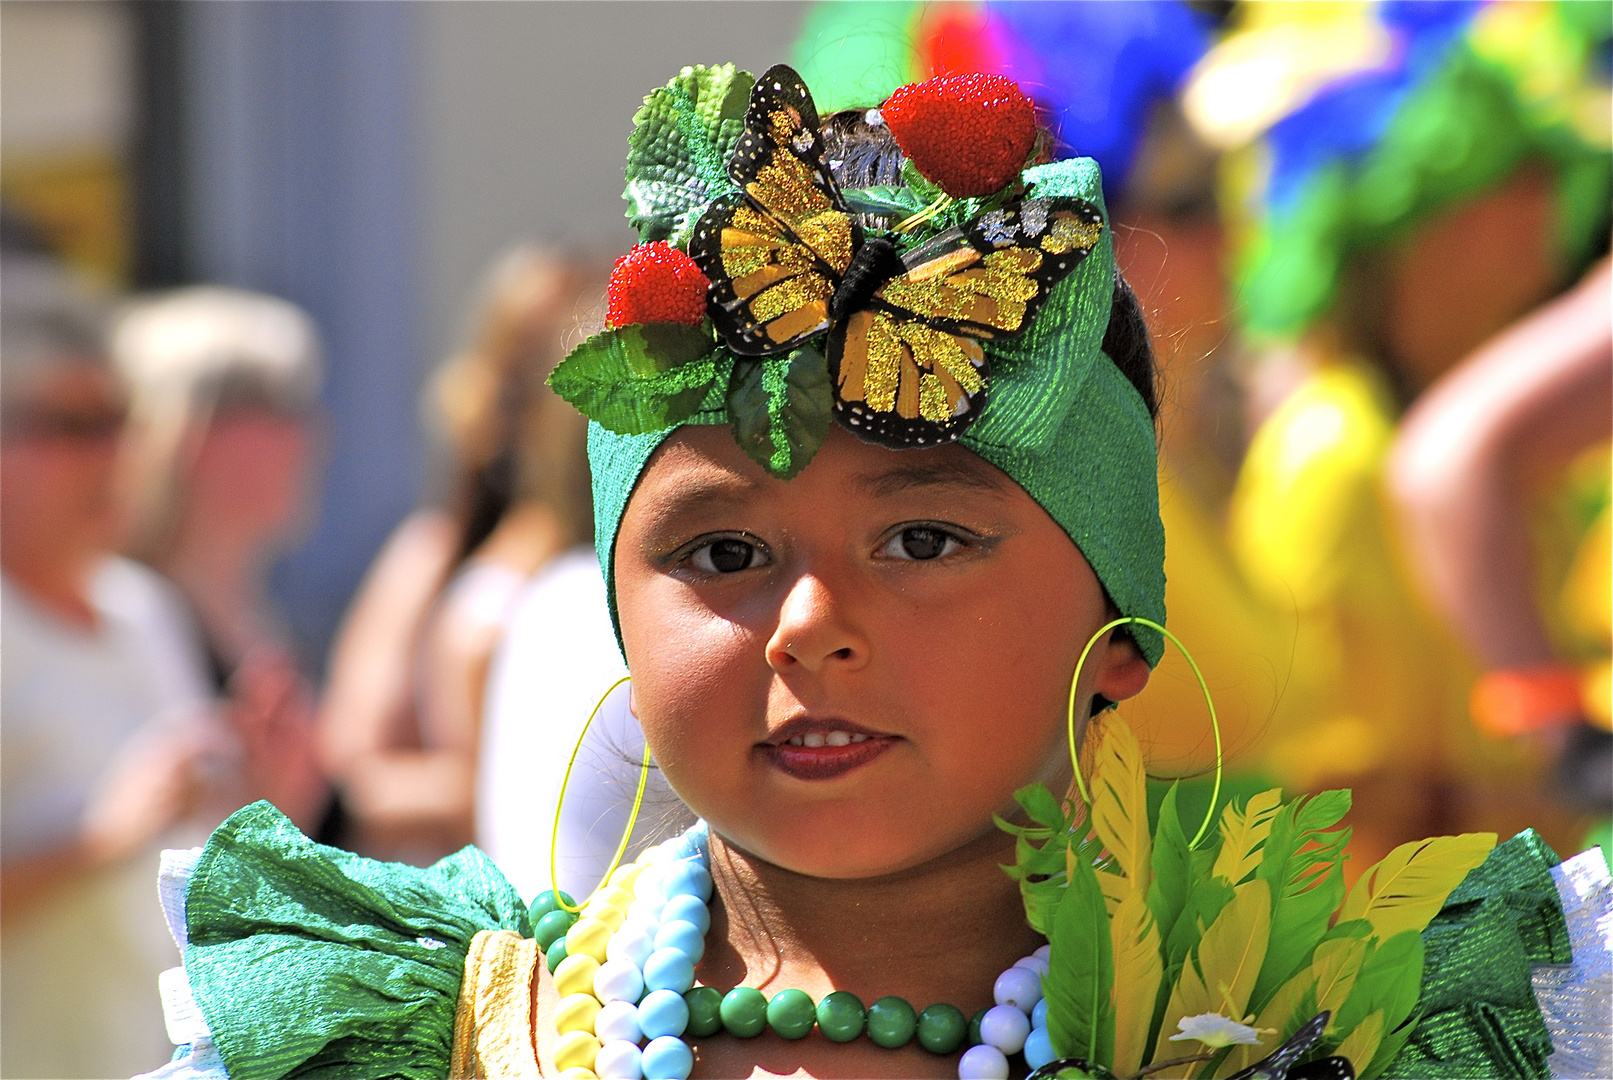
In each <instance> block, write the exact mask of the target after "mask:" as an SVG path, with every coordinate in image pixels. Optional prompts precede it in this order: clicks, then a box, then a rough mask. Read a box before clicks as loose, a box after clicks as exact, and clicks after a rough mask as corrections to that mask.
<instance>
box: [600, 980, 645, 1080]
mask: <svg viewBox="0 0 1613 1080" xmlns="http://www.w3.org/2000/svg"><path fill="white" fill-rule="evenodd" d="M594 996H595V997H597V998H598V999H599V1000H600V1001H602V1002H603V1001H637V1000H638V999H639V998H641V997H643V996H644V973H643V972H641V971H639V969H638V965H637V964H635V963H633V961H631V960H607V961H606V962H605V963H604V964H602V965H600V968H599V970H598V971H596V972H594ZM596 1071H597V1070H596Z"/></svg>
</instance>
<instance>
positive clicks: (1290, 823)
mask: <svg viewBox="0 0 1613 1080" xmlns="http://www.w3.org/2000/svg"><path fill="white" fill-rule="evenodd" d="M1349 809H1350V793H1349V792H1348V791H1324V792H1321V793H1319V794H1317V795H1315V796H1312V797H1310V798H1306V797H1305V796H1300V797H1299V798H1296V799H1295V800H1294V801H1293V802H1291V803H1289V804H1288V805H1287V806H1284V807H1283V808H1282V810H1281V811H1279V812H1278V814H1277V816H1276V818H1275V819H1273V821H1272V824H1271V833H1270V835H1269V836H1268V837H1267V838H1266V844H1265V847H1264V848H1263V849H1262V851H1261V857H1260V866H1259V868H1258V869H1257V870H1256V871H1255V877H1256V878H1257V879H1258V880H1263V881H1267V882H1269V883H1270V884H1271V889H1272V908H1271V948H1270V949H1269V950H1268V951H1267V953H1266V963H1265V966H1264V967H1263V968H1262V969H1261V972H1260V978H1259V980H1258V981H1257V982H1256V983H1255V990H1254V994H1253V995H1252V996H1251V997H1250V1006H1251V1007H1252V1008H1253V1009H1255V1010H1256V1011H1257V1012H1258V1011H1259V1010H1260V1009H1261V1008H1262V1007H1263V1006H1264V1005H1265V1003H1266V1002H1267V1001H1268V1000H1269V999H1270V997H1271V995H1272V994H1274V993H1275V992H1276V991H1277V988H1278V987H1280V986H1282V984H1283V983H1285V982H1287V981H1288V979H1289V977H1290V976H1292V975H1293V974H1294V972H1295V971H1297V970H1299V968H1300V966H1301V965H1302V964H1304V962H1305V960H1306V958H1307V957H1309V956H1310V955H1311V953H1312V951H1313V950H1314V949H1315V948H1316V945H1317V942H1319V941H1321V940H1322V935H1324V934H1326V933H1327V928H1328V922H1329V920H1330V919H1331V917H1332V915H1333V913H1334V912H1335V911H1337V910H1338V907H1339V904H1340V903H1341V902H1342V901H1343V899H1344V866H1343V864H1344V845H1345V844H1346V843H1348V842H1349V839H1350V830H1349V829H1338V830H1336V831H1333V832H1326V831H1324V830H1326V829H1328V828H1329V827H1330V826H1333V825H1336V824H1338V822H1339V820H1340V819H1341V818H1343V817H1344V815H1345V814H1346V813H1347V812H1348V811H1349Z"/></svg>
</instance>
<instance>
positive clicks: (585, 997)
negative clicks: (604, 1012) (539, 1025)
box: [554, 994, 600, 1035]
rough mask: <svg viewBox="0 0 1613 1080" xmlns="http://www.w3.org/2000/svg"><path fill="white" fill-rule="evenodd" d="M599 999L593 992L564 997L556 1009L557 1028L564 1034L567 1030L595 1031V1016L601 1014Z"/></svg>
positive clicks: (591, 1032)
mask: <svg viewBox="0 0 1613 1080" xmlns="http://www.w3.org/2000/svg"><path fill="white" fill-rule="evenodd" d="M599 1010H600V1004H599V999H598V998H596V997H595V996H594V995H592V994H572V995H571V996H570V997H566V998H562V999H561V1001H560V1007H559V1008H557V1009H555V1011H554V1026H555V1030H556V1031H559V1032H561V1033H562V1034H564V1033H565V1032H567V1031H586V1032H588V1033H589V1034H590V1035H592V1034H593V1033H594V1017H596V1016H598V1015H599Z"/></svg>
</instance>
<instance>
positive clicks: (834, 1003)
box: [818, 990, 868, 1043]
mask: <svg viewBox="0 0 1613 1080" xmlns="http://www.w3.org/2000/svg"><path fill="white" fill-rule="evenodd" d="M867 1020H868V1010H867V1009H865V1008H863V1003H862V1001H861V1000H860V999H859V998H858V997H857V995H856V994H853V993H850V992H848V991H846V990H836V991H834V992H832V993H828V994H825V995H823V1000H822V1001H820V1002H818V1030H819V1031H821V1032H823V1037H824V1038H825V1039H828V1040H829V1041H830V1042H837V1043H843V1042H850V1041H851V1040H853V1039H855V1038H856V1037H857V1036H859V1035H861V1034H862V1033H863V1026H864V1025H865V1023H866V1022H867Z"/></svg>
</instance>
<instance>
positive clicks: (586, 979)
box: [554, 953, 599, 997]
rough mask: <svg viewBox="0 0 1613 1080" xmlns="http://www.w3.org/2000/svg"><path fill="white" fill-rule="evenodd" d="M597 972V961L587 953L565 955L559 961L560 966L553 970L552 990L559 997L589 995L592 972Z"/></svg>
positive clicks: (592, 978)
mask: <svg viewBox="0 0 1613 1080" xmlns="http://www.w3.org/2000/svg"><path fill="white" fill-rule="evenodd" d="M598 970H599V961H598V960H595V959H594V958H593V957H592V956H589V955H588V954H587V953H567V954H566V958H565V959H564V960H562V961H560V966H559V967H557V968H555V969H554V988H555V989H556V990H558V991H559V992H560V996H561V997H570V996H571V995H572V994H591V993H592V992H593V989H594V972H596V971H598Z"/></svg>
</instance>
